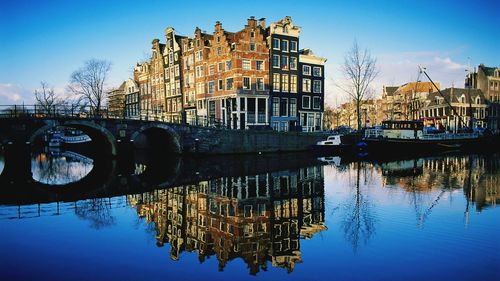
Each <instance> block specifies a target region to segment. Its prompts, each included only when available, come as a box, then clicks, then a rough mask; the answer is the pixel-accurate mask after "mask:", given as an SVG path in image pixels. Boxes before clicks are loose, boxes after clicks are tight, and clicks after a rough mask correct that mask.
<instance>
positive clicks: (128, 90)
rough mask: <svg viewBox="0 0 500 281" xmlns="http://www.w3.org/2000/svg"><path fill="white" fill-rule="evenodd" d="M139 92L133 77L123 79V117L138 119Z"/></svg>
mask: <svg viewBox="0 0 500 281" xmlns="http://www.w3.org/2000/svg"><path fill="white" fill-rule="evenodd" d="M139 98H140V92H139V86H138V84H137V82H135V81H134V80H133V79H130V78H129V79H127V80H126V81H125V118H127V119H140V107H139V106H140V99H139Z"/></svg>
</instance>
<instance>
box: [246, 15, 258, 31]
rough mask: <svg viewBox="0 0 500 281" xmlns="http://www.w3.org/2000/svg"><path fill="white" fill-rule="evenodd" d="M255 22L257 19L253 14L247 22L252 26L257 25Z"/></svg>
mask: <svg viewBox="0 0 500 281" xmlns="http://www.w3.org/2000/svg"><path fill="white" fill-rule="evenodd" d="M255 23H256V20H255V17H254V16H251V17H250V18H249V19H248V20H247V24H248V26H249V27H252V28H254V27H255Z"/></svg>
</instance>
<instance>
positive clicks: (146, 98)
mask: <svg viewBox="0 0 500 281" xmlns="http://www.w3.org/2000/svg"><path fill="white" fill-rule="evenodd" d="M149 69H150V63H149V62H143V63H138V64H137V65H136V66H135V67H134V81H135V82H136V83H137V87H138V89H139V110H140V113H139V115H140V116H139V119H141V120H148V119H149V116H150V115H149V114H150V113H151V112H152V111H151V108H152V107H151V83H150V78H151V77H150V72H149Z"/></svg>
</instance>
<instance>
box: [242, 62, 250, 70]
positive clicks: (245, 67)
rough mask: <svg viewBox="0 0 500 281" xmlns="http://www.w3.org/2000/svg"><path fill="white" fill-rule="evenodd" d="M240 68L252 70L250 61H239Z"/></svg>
mask: <svg viewBox="0 0 500 281" xmlns="http://www.w3.org/2000/svg"><path fill="white" fill-rule="evenodd" d="M241 68H242V69H243V70H252V61H251V60H241Z"/></svg>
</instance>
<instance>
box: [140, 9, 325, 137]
mask: <svg viewBox="0 0 500 281" xmlns="http://www.w3.org/2000/svg"><path fill="white" fill-rule="evenodd" d="M299 34H300V27H298V26H295V25H294V24H293V22H292V20H291V18H290V17H285V18H284V19H282V20H280V21H278V22H276V23H273V24H271V25H270V26H269V27H267V26H266V22H265V19H260V20H256V19H255V18H254V17H250V18H249V19H248V20H247V24H246V25H245V26H244V28H243V29H242V30H240V31H238V32H228V31H226V30H224V29H223V28H222V24H221V23H220V22H216V24H215V28H214V32H213V33H212V34H208V33H206V32H202V31H201V30H200V29H199V28H196V29H195V31H194V35H193V37H184V36H179V35H176V33H175V30H174V29H173V28H171V27H168V28H167V29H166V30H165V39H166V41H165V44H162V43H160V40H158V39H155V40H153V42H152V49H151V51H152V54H151V59H150V61H149V62H144V63H142V64H138V65H137V66H136V67H135V69H134V79H135V81H136V82H137V85H138V88H139V100H140V110H141V118H153V119H160V120H165V121H167V122H176V123H179V122H187V123H189V124H192V125H196V124H198V125H202V124H205V125H206V124H210V125H220V126H224V127H228V128H232V129H248V128H259V127H273V128H274V129H275V130H278V131H289V130H297V129H300V128H302V130H304V131H316V130H320V129H322V127H323V121H322V120H323V111H324V64H325V62H326V59H324V58H320V57H317V56H315V55H314V54H313V53H312V51H311V50H309V49H305V50H299Z"/></svg>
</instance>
